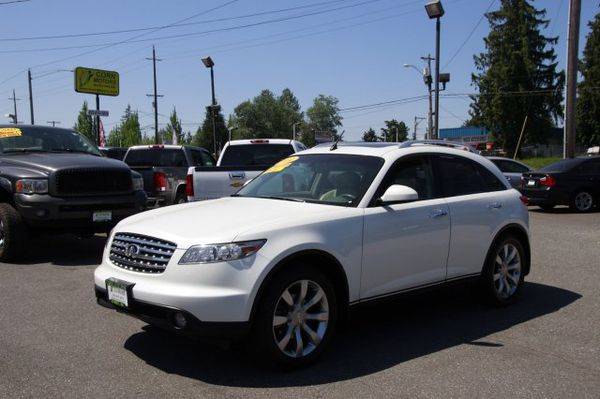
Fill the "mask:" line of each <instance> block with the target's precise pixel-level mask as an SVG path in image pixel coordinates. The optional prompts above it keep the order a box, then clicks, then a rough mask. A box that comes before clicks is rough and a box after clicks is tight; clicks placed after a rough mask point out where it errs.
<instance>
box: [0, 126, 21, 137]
mask: <svg viewBox="0 0 600 399" xmlns="http://www.w3.org/2000/svg"><path fill="white" fill-rule="evenodd" d="M21 135H22V133H21V129H19V128H17V127H3V128H0V139H6V138H9V137H20V136H21Z"/></svg>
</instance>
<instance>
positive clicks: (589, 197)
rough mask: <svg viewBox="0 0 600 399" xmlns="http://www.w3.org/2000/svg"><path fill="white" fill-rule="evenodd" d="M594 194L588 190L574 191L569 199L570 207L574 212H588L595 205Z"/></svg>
mask: <svg viewBox="0 0 600 399" xmlns="http://www.w3.org/2000/svg"><path fill="white" fill-rule="evenodd" d="M595 202H596V201H595V198H594V195H593V194H592V193H591V192H589V191H588V190H581V191H578V192H577V193H575V195H574V196H573V199H572V200H571V209H572V210H574V211H575V212H581V213H584V212H589V211H591V210H592V208H593V207H594V205H595Z"/></svg>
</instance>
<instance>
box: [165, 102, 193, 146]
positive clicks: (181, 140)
mask: <svg viewBox="0 0 600 399" xmlns="http://www.w3.org/2000/svg"><path fill="white" fill-rule="evenodd" d="M188 134H189V133H188ZM174 135H175V137H177V144H188V143H189V142H186V135H185V134H184V132H183V128H182V127H181V119H179V117H178V116H177V110H176V109H175V107H173V111H171V115H170V116H169V123H168V124H167V126H166V127H165V128H164V129H163V130H161V131H160V137H162V141H163V143H165V144H173V143H174V141H173V137H174Z"/></svg>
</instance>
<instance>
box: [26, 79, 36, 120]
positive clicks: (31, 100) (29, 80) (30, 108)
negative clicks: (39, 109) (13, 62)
mask: <svg viewBox="0 0 600 399" xmlns="http://www.w3.org/2000/svg"><path fill="white" fill-rule="evenodd" d="M27 80H28V82H29V112H30V115H31V124H32V125H34V124H35V119H34V118H33V90H32V88H31V69H27Z"/></svg>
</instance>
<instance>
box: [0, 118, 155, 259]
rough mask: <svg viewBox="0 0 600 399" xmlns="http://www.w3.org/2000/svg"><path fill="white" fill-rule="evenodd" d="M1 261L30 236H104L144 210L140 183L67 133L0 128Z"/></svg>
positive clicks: (13, 256)
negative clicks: (57, 233)
mask: <svg viewBox="0 0 600 399" xmlns="http://www.w3.org/2000/svg"><path fill="white" fill-rule="evenodd" d="M0 166H1V167H0V261H3V262H4V261H14V260H19V259H20V258H21V255H22V253H23V251H24V250H25V249H29V248H28V247H29V241H28V236H29V233H43V232H52V233H56V232H69V233H78V234H90V233H93V232H108V231H110V229H111V228H112V227H113V226H114V225H115V224H116V223H117V222H118V221H120V220H121V219H123V218H124V217H127V216H130V215H132V214H134V213H137V212H139V211H140V210H142V209H144V206H145V204H146V195H145V194H144V191H143V187H142V178H141V176H139V175H138V174H137V173H135V172H132V171H131V169H129V167H128V166H127V165H125V164H124V163H123V162H121V161H116V160H114V159H108V158H104V157H102V156H101V155H100V153H99V152H98V149H97V148H96V146H94V145H93V144H92V143H90V142H89V141H88V140H87V139H86V138H85V137H84V136H82V135H81V134H79V133H77V132H75V131H73V130H68V129H59V128H53V127H46V126H30V125H0Z"/></svg>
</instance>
